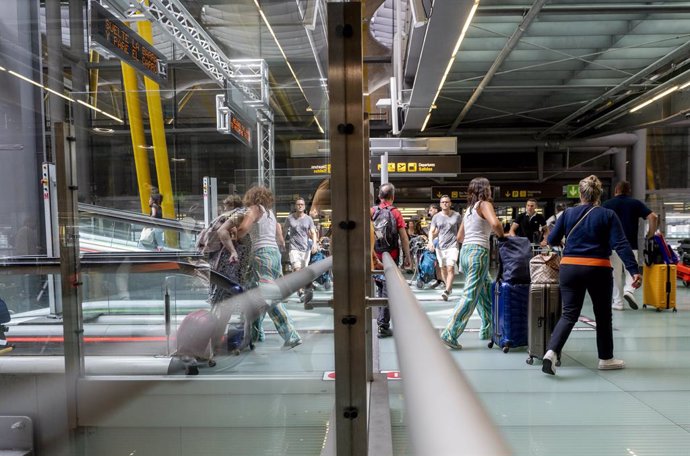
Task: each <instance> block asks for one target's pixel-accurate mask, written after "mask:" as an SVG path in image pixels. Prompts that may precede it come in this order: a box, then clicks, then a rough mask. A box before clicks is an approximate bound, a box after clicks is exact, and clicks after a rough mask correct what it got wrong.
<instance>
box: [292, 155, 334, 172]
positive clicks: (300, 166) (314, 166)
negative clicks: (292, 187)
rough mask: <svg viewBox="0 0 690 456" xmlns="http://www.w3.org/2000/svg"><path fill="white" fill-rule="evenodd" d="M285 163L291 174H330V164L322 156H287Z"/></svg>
mask: <svg viewBox="0 0 690 456" xmlns="http://www.w3.org/2000/svg"><path fill="white" fill-rule="evenodd" d="M287 165H288V168H290V174H291V175H292V176H299V177H309V176H316V177H329V176H330V175H331V164H330V163H327V162H326V161H325V159H324V158H288V160H287Z"/></svg>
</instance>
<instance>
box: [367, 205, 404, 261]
mask: <svg viewBox="0 0 690 456" xmlns="http://www.w3.org/2000/svg"><path fill="white" fill-rule="evenodd" d="M393 209H394V206H386V207H384V208H381V207H376V211H374V214H373V215H372V216H371V220H372V221H373V222H374V251H375V252H376V253H383V252H390V251H392V250H395V249H397V248H398V225H397V223H396V221H395V216H394V215H393Z"/></svg>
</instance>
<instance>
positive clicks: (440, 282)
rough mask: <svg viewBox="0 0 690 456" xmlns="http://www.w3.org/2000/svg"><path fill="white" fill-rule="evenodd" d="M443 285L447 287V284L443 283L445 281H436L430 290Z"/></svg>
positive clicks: (432, 283)
mask: <svg viewBox="0 0 690 456" xmlns="http://www.w3.org/2000/svg"><path fill="white" fill-rule="evenodd" d="M441 284H443V285H444V286H445V285H446V284H445V283H444V282H443V280H434V281H433V282H431V285H430V286H429V288H432V289H433V288H437V287H438V286H439V285H441Z"/></svg>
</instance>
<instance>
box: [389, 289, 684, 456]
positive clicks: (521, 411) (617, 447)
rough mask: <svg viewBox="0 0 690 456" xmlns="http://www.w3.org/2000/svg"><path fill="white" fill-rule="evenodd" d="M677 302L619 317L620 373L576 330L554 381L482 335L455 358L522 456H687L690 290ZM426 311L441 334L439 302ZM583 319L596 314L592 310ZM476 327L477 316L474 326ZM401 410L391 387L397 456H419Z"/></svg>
mask: <svg viewBox="0 0 690 456" xmlns="http://www.w3.org/2000/svg"><path fill="white" fill-rule="evenodd" d="M677 299H678V303H679V311H678V312H677V313H673V312H670V311H669V312H661V313H657V312H654V311H653V310H650V309H646V310H643V309H640V310H638V311H632V310H626V311H623V312H615V313H614V328H615V333H614V338H615V346H616V349H615V355H616V357H619V358H622V359H624V360H625V361H626V364H627V367H626V369H624V370H621V371H599V370H597V369H596V363H597V356H596V346H595V341H594V337H595V332H594V331H588V330H582V331H575V332H573V334H572V336H571V337H570V339H569V341H568V343H567V344H566V346H565V348H564V353H563V366H562V367H561V368H560V369H559V370H558V371H557V375H556V376H555V377H552V376H548V375H545V374H543V373H542V372H541V369H540V366H541V365H540V363H539V362H536V363H535V365H534V366H529V365H527V364H526V363H525V358H526V355H525V351H524V350H512V351H511V352H510V353H508V354H504V353H502V352H500V351H499V350H495V349H494V350H488V349H487V348H486V343H485V342H484V341H480V340H478V339H477V333H476V332H475V333H468V334H465V335H463V336H462V337H461V339H460V342H461V343H462V344H463V349H462V350H460V351H455V352H453V357H454V358H455V359H456V360H457V362H458V364H459V365H460V367H461V369H462V370H463V372H464V373H465V375H466V376H467V378H468V379H469V381H470V383H471V384H472V385H473V387H474V388H475V390H476V391H477V393H478V395H479V397H480V398H481V400H482V401H483V403H484V404H485V406H486V408H487V410H488V412H489V414H490V416H491V417H492V418H493V420H494V422H495V423H496V424H497V425H498V426H499V428H500V429H501V431H502V433H503V435H504V436H505V438H506V439H507V441H508V442H509V444H510V445H511V446H512V448H513V451H514V454H515V455H516V456H528V455H529V456H537V455H597V456H607V455H628V456H634V455H637V456H652V455H655V456H657V455H658V456H662V455H663V456H666V455H684V456H688V455H690V312H688V310H690V289H686V288H684V287H683V286H682V285H681V284H680V283H679V288H678V297H677ZM424 306H425V308H426V309H427V310H428V312H429V314H430V316H431V318H432V321H434V324H435V326H437V327H439V326H441V325H442V324H443V323H444V322H445V321H444V318H443V317H444V313H446V312H444V311H443V310H442V309H440V308H439V304H438V303H437V302H427V303H424ZM588 306H589V307H588ZM583 313H584V314H585V315H592V312H591V305H589V304H586V305H585V309H584V311H583ZM477 326H478V320H477V316H476V314H475V316H474V319H473V321H471V322H470V327H473V328H476V327H477ZM580 326H581V327H582V326H583V325H580ZM382 355H383V356H382V363H381V367H382V369H393V368H395V367H396V365H397V364H396V361H395V356H394V353H393V345H392V344H391V343H390V342H389V341H387V340H386V341H383V344H382ZM403 404H404V398H403V397H402V395H401V390H400V388H399V387H396V385H395V384H394V385H392V388H391V408H392V416H393V424H394V430H393V432H394V444H395V454H396V455H397V456H401V455H407V454H413V453H412V451H411V449H410V447H409V443H408V442H407V439H406V438H405V434H406V431H405V419H404V416H405V413H404V412H403ZM449 454H451V453H449ZM452 454H455V453H452Z"/></svg>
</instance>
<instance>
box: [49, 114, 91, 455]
mask: <svg viewBox="0 0 690 456" xmlns="http://www.w3.org/2000/svg"><path fill="white" fill-rule="evenodd" d="M53 135H54V136H55V140H56V141H55V143H56V145H57V147H56V149H55V151H54V152H55V168H56V171H57V173H56V174H57V176H56V177H57V192H58V231H59V233H60V277H61V282H62V283H61V285H62V303H63V309H62V314H63V331H64V350H65V382H66V387H67V424H68V429H69V431H70V440H71V445H72V454H74V455H80V454H81V451H78V448H79V447H80V444H79V439H78V426H79V422H78V414H77V409H78V408H77V397H78V395H77V383H78V380H79V377H80V376H81V375H82V373H83V372H84V358H83V356H82V353H83V333H84V330H83V326H82V308H81V285H82V283H81V276H80V263H79V214H78V212H77V202H78V201H77V200H78V193H77V192H78V190H79V188H78V186H77V171H76V170H77V164H76V156H75V145H74V137H73V136H72V135H71V134H70V131H69V126H68V125H66V124H64V123H63V122H58V123H54V124H53Z"/></svg>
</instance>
